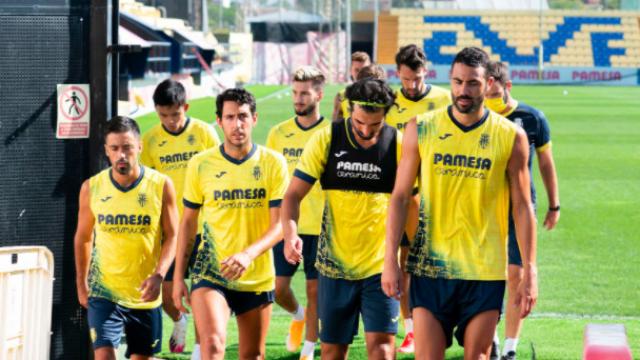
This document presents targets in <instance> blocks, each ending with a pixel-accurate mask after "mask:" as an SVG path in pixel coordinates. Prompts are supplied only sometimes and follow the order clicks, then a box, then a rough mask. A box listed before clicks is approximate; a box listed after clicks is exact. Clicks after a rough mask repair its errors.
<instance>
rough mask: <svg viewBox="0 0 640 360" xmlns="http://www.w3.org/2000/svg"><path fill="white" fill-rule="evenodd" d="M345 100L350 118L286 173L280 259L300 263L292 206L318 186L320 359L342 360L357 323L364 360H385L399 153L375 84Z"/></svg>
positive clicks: (388, 93) (389, 344) (381, 85)
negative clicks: (387, 254) (389, 226)
mask: <svg viewBox="0 0 640 360" xmlns="http://www.w3.org/2000/svg"><path fill="white" fill-rule="evenodd" d="M346 96H347V98H348V99H349V102H350V106H351V117H350V118H349V119H346V120H343V121H341V122H339V123H332V124H331V126H329V127H325V128H324V129H322V130H321V131H318V132H317V133H316V134H315V135H314V136H313V137H312V138H311V139H310V140H309V141H308V142H307V144H306V146H305V149H304V152H303V153H302V157H301V158H300V161H299V162H298V165H297V166H296V169H295V171H294V173H293V178H292V181H291V184H290V186H289V188H288V189H287V192H286V194H285V197H284V200H283V204H282V225H283V231H284V241H285V256H286V259H287V261H289V262H290V263H292V264H295V263H298V262H300V260H302V258H303V257H304V256H303V250H304V247H305V241H304V239H302V238H301V237H300V236H299V235H298V234H299V233H300V231H299V227H300V226H302V225H303V222H304V221H305V220H304V218H303V217H301V210H300V204H301V203H302V201H303V200H304V199H305V198H306V197H307V196H308V194H309V192H310V191H311V190H312V189H313V187H314V184H316V183H317V182H320V185H321V186H322V190H323V191H324V194H325V198H326V200H325V202H324V204H323V208H324V215H323V222H322V231H321V233H320V238H319V240H318V253H317V256H316V263H315V265H316V268H317V269H318V273H319V274H318V315H319V318H320V324H321V326H320V340H321V342H322V345H321V346H322V348H321V352H322V357H323V358H327V359H344V358H346V357H347V353H348V350H349V344H351V342H352V340H353V337H354V334H357V333H358V323H359V317H360V315H362V318H363V322H364V328H365V333H366V335H365V338H366V344H367V355H368V357H369V358H371V359H391V358H393V357H394V355H395V354H394V345H395V344H394V342H395V341H394V340H395V336H394V334H395V333H396V331H397V326H398V323H397V322H398V302H397V301H396V300H395V299H392V298H389V297H387V296H385V294H384V293H382V291H381V289H380V273H381V272H382V264H383V260H384V242H385V234H384V231H385V230H384V218H385V216H386V214H387V206H388V202H389V195H390V193H391V190H392V188H393V183H394V180H395V177H396V167H397V162H398V161H399V158H400V148H401V135H400V133H399V132H398V130H397V129H394V128H392V127H390V126H388V125H386V124H385V122H384V117H385V115H386V113H387V111H388V110H389V108H390V107H391V106H392V105H393V102H394V100H395V95H394V93H393V90H392V89H391V88H390V87H389V86H388V85H387V84H386V83H385V82H384V81H383V80H379V79H371V78H368V79H363V80H359V81H357V82H355V83H354V84H352V85H350V86H349V87H348V88H347V91H346ZM316 211H317V210H316ZM302 216H304V214H302Z"/></svg>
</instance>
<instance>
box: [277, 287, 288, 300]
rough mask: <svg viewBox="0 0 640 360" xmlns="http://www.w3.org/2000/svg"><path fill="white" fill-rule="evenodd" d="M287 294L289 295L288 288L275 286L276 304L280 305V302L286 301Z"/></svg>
mask: <svg viewBox="0 0 640 360" xmlns="http://www.w3.org/2000/svg"><path fill="white" fill-rule="evenodd" d="M276 284H277V283H276ZM288 294H289V287H288V286H284V285H282V286H277V285H276V291H275V296H276V302H277V303H281V302H282V300H284V299H286V298H287V295H288Z"/></svg>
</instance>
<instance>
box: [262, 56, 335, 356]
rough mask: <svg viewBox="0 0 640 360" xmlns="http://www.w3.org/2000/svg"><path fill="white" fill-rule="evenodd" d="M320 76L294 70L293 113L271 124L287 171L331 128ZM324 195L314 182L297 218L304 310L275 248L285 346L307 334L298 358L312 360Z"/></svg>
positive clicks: (289, 268)
mask: <svg viewBox="0 0 640 360" xmlns="http://www.w3.org/2000/svg"><path fill="white" fill-rule="evenodd" d="M324 82H325V77H324V75H323V74H322V73H321V72H320V71H319V70H317V69H316V68H314V67H310V66H303V67H301V68H299V69H297V70H296V71H295V72H294V73H293V83H292V85H291V87H292V95H293V108H294V111H295V114H296V116H295V117H292V118H290V119H289V120H286V121H284V122H281V123H280V124H278V125H276V126H274V127H272V128H271V131H269V135H268V136H267V147H268V148H270V149H273V150H275V151H277V152H279V153H281V154H282V155H283V156H284V157H285V159H287V165H288V167H289V175H291V174H293V170H294V169H295V167H296V164H297V163H298V160H299V159H300V155H302V151H303V149H304V146H305V144H306V143H307V141H309V138H311V136H312V135H313V134H315V133H316V132H318V131H322V129H324V128H326V127H327V126H329V124H330V123H331V121H330V120H325V119H324V118H323V117H322V116H321V115H320V100H322V97H323V95H324V92H323V86H324ZM323 207H324V194H323V192H322V189H320V185H319V184H316V185H315V186H313V188H312V189H311V192H310V193H309V195H308V196H307V197H306V198H305V199H304V201H303V202H302V204H301V208H302V209H301V217H300V219H301V221H300V226H298V234H299V236H300V237H301V238H302V239H303V240H304V249H303V251H302V255H303V259H304V272H305V277H306V292H307V308H306V312H305V309H304V308H303V307H302V305H300V303H298V301H297V300H296V297H295V294H294V293H293V290H292V289H291V277H292V276H293V275H294V274H295V272H296V270H297V269H298V265H297V264H295V265H292V264H289V263H288V262H287V260H286V259H285V257H284V243H283V242H282V241H281V242H279V243H278V244H277V245H276V246H275V247H274V248H273V255H274V261H275V266H276V303H277V304H278V305H280V306H281V307H282V308H284V309H285V310H287V311H288V312H289V313H291V314H292V316H293V319H292V320H291V324H290V326H289V334H288V335H287V339H286V346H287V350H289V351H296V350H297V349H298V347H299V346H300V343H301V342H302V335H303V330H304V329H305V318H306V337H305V342H304V345H303V347H302V351H301V352H300V359H305V360H307V359H313V353H314V350H315V344H316V341H317V340H318V314H317V311H316V309H317V303H318V302H317V291H318V290H317V289H318V280H317V279H318V272H317V270H316V268H315V266H314V263H315V261H316V252H317V248H318V235H319V234H320V228H321V225H322V212H321V210H320V209H322V208H323Z"/></svg>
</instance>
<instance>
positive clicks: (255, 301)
mask: <svg viewBox="0 0 640 360" xmlns="http://www.w3.org/2000/svg"><path fill="white" fill-rule="evenodd" d="M203 287H206V288H209V289H213V290H215V291H217V292H219V293H220V294H222V296H224V298H225V300H227V305H229V308H230V309H231V312H232V313H234V314H235V315H236V316H238V315H242V314H244V313H246V312H247V311H251V310H253V309H256V308H259V307H261V306H263V305H266V304H271V303H272V302H273V301H274V300H275V291H274V290H271V291H262V292H252V291H236V290H230V289H227V288H226V287H224V286H222V285H218V284H216V283H213V282H211V281H209V280H200V281H198V282H197V283H194V284H192V285H191V293H193V292H194V291H195V290H196V289H199V288H203Z"/></svg>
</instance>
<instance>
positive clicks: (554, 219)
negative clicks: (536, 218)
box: [543, 211, 560, 230]
mask: <svg viewBox="0 0 640 360" xmlns="http://www.w3.org/2000/svg"><path fill="white" fill-rule="evenodd" d="M558 220H560V211H547V216H545V218H544V223H543V225H544V228H545V229H547V230H553V228H554V227H556V224H557V223H558Z"/></svg>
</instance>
